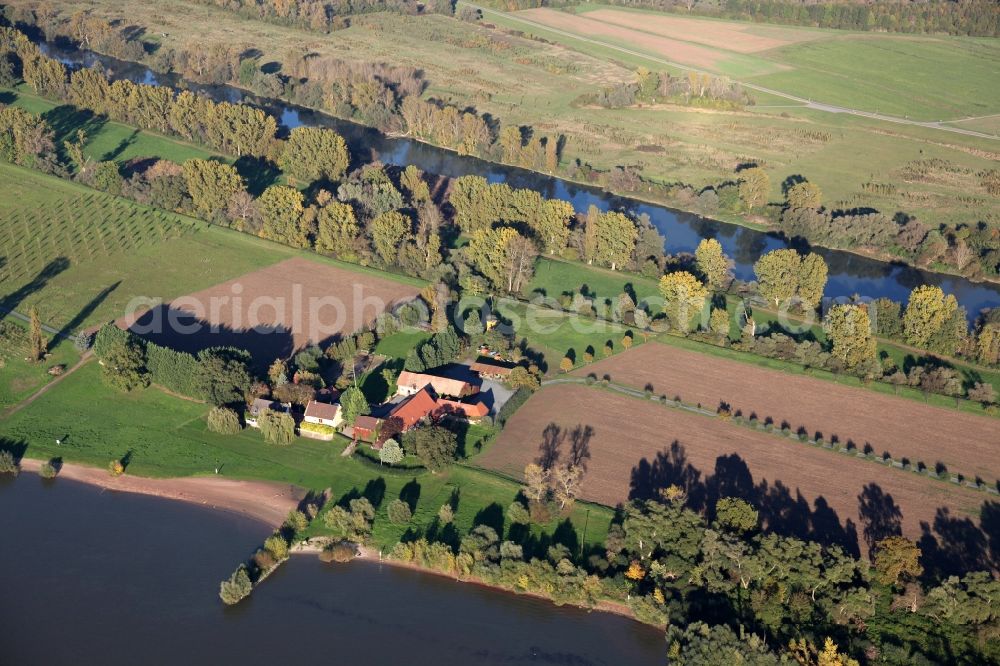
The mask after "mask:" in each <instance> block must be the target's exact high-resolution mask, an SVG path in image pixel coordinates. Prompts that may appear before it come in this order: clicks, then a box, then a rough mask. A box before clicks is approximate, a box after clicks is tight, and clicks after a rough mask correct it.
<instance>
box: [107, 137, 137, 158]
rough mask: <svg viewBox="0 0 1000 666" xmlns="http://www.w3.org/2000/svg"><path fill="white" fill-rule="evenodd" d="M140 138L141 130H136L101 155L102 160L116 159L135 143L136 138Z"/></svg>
mask: <svg viewBox="0 0 1000 666" xmlns="http://www.w3.org/2000/svg"><path fill="white" fill-rule="evenodd" d="M138 138H139V130H134V131H133V132H132V133H131V134H129V135H128V136H127V137H125V138H124V139H122V140H121V141H119V142H118V145H117V146H115V147H114V148H112V149H111V150H109V151H108V152H106V153H104V154H103V155H102V156H101V161H102V162H109V161H111V160H113V159H115V158H116V157H118V156H119V155H121V154H122V153H124V152H125V151H126V150H127V149H128V147H129V146H131V145H132V144H133V143H135V141H136V139H138Z"/></svg>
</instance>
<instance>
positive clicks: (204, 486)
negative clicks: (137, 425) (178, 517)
mask: <svg viewBox="0 0 1000 666" xmlns="http://www.w3.org/2000/svg"><path fill="white" fill-rule="evenodd" d="M41 464H42V461H40V460H31V459H28V458H24V459H23V460H21V469H22V470H23V471H26V472H36V473H37V472H38V469H39V467H41ZM58 479H71V480H73V481H80V482H81V483H88V484H90V485H94V486H99V487H101V488H105V489H107V490H113V491H117V492H124V493H138V494H141V495H152V496H154V497H162V498H165V499H173V500H180V501H182V502H189V503H191V504H198V505H200V506H204V507H206V508H209V509H215V510H220V511H230V512H233V513H237V514H240V515H243V516H248V517H250V518H253V519H255V520H259V521H261V522H264V523H267V524H268V525H272V526H273V525H279V524H281V522H282V521H284V520H285V518H286V517H287V516H288V512H289V511H291V510H292V509H295V508H296V507H297V506H298V504H299V501H300V500H301V499H302V498H303V497H304V496H305V491H304V490H302V489H301V488H298V487H296V486H292V485H289V484H287V483H272V482H268V481H238V480H235V479H226V478H222V477H218V476H205V477H195V476H192V477H180V478H173V479H154V478H149V477H144V476H132V475H130V474H128V473H126V474H124V475H122V476H118V477H114V476H111V475H110V474H109V473H108V471H107V470H104V469H99V468H96V467H87V466H85V465H77V464H73V463H64V464H63V465H62V468H61V469H60V470H59V476H58V478H57V481H56V482H57V483H58Z"/></svg>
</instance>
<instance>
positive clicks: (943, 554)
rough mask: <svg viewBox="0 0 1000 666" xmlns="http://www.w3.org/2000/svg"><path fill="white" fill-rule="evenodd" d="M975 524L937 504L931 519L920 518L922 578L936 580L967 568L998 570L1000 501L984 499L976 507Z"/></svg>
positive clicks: (966, 570) (999, 555) (999, 562)
mask: <svg viewBox="0 0 1000 666" xmlns="http://www.w3.org/2000/svg"><path fill="white" fill-rule="evenodd" d="M979 516H980V518H979V520H980V522H979V525H976V523H975V522H974V521H973V520H972V519H971V518H969V517H968V516H953V515H951V512H950V511H949V510H948V509H947V508H945V507H941V508H939V509H938V510H937V512H936V513H935V515H934V522H933V523H927V522H924V521H921V523H920V530H921V532H922V534H921V536H920V540H919V541H918V542H917V545H919V546H920V551H921V556H920V562H921V564H923V565H924V578H925V579H926V580H928V581H939V580H942V579H944V578H947V577H948V576H961V575H963V574H965V573H968V572H970V571H983V570H985V571H992V572H994V573H996V572H997V571H998V570H1000V502H997V501H995V500H987V501H985V502H983V504H982V506H981V507H980V511H979Z"/></svg>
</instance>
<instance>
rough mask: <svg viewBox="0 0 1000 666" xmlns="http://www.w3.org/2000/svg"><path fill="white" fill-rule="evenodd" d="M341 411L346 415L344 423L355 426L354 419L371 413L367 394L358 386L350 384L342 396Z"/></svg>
mask: <svg viewBox="0 0 1000 666" xmlns="http://www.w3.org/2000/svg"><path fill="white" fill-rule="evenodd" d="M340 411H341V414H343V417H344V423H345V424H346V425H348V426H353V425H354V421H355V420H357V418H358V417H359V416H362V415H365V414H371V407H369V405H368V400H367V399H366V398H365V394H364V393H362V392H361V389H359V388H358V387H357V386H348V387H347V389H346V390H345V391H344V392H343V393H342V394H341V396H340Z"/></svg>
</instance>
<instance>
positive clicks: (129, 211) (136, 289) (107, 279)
mask: <svg viewBox="0 0 1000 666" xmlns="http://www.w3.org/2000/svg"><path fill="white" fill-rule="evenodd" d="M0 190H2V191H3V192H4V196H3V197H2V199H0V238H2V239H3V242H2V248H3V249H2V251H0V252H2V254H0V257H2V259H0V263H2V266H0V304H2V305H3V306H4V307H6V308H8V309H16V310H18V311H19V312H20V311H24V312H26V311H27V309H28V308H29V307H31V306H33V305H34V306H37V307H38V311H39V314H40V316H41V318H42V321H44V322H45V323H47V324H50V325H52V326H56V327H66V328H67V329H68V331H69V332H75V331H77V330H79V329H81V328H84V327H86V326H88V325H92V324H95V323H100V322H104V321H109V320H111V319H115V318H117V317H119V316H121V315H122V314H124V313H125V311H126V305H127V304H128V303H129V302H130V301H131V300H132V299H133V298H135V297H139V296H141V297H151V298H163V299H170V298H172V297H175V296H179V295H181V294H185V293H188V292H191V291H196V290H198V289H202V288H204V287H207V286H210V285H214V284H217V283H219V282H222V281H224V280H226V279H228V278H231V277H233V276H236V275H241V274H243V273H246V272H249V271H251V270H253V269H255V268H260V267H262V266H267V265H269V264H273V263H275V262H277V261H279V260H281V259H284V258H286V257H288V256H292V255H294V254H296V251H295V250H291V249H289V248H285V247H283V246H280V245H277V244H273V243H266V242H263V241H260V240H258V239H256V238H252V237H249V236H245V235H243V234H239V233H236V232H231V231H228V230H225V229H221V228H218V227H212V226H209V225H207V224H204V223H202V222H199V221H196V220H193V219H190V218H185V217H183V216H180V215H175V214H173V213H166V212H164V211H161V210H157V209H153V208H149V207H146V206H141V205H139V204H135V203H132V202H129V201H126V200H124V199H119V198H117V197H113V196H110V195H106V194H102V193H99V192H95V191H94V190H91V189H89V188H86V187H83V186H81V185H77V184H75V183H71V182H67V181H65V180H61V179H58V178H55V177H51V176H46V175H43V174H40V173H38V172H36V171H31V170H28V169H22V168H20V167H15V166H11V165H7V164H0ZM43 230H44V233H42V231H43Z"/></svg>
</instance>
